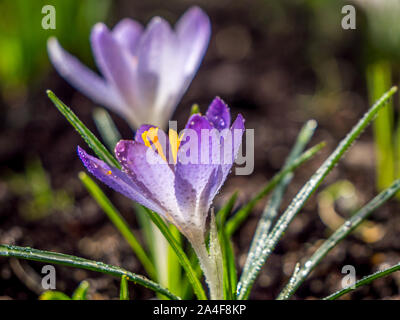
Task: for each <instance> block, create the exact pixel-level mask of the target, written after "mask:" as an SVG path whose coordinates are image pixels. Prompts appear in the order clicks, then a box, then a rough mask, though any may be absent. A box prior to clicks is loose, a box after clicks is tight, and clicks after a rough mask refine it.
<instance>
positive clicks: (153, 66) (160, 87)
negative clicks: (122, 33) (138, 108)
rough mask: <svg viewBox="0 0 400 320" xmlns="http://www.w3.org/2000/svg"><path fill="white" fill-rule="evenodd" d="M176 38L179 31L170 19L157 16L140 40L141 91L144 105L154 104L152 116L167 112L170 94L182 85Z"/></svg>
mask: <svg viewBox="0 0 400 320" xmlns="http://www.w3.org/2000/svg"><path fill="white" fill-rule="evenodd" d="M176 42H177V40H176V35H175V34H174V33H173V32H172V30H171V27H170V25H169V24H168V22H166V21H165V20H164V19H162V18H160V17H155V18H153V19H152V20H151V22H150V23H149V26H148V27H147V29H146V31H145V33H144V35H143V37H142V40H141V42H140V44H139V48H138V61H139V64H138V86H139V94H140V97H141V101H142V104H143V105H145V106H146V107H149V106H153V116H155V115H154V113H157V112H158V113H159V112H166V111H165V110H162V109H163V108H165V107H166V105H165V104H166V103H167V102H168V100H169V99H170V95H171V94H172V93H174V91H176V88H179V87H180V86H181V82H182V81H180V79H179V75H180V72H179V68H178V67H179V65H178V62H179V59H177V57H176V54H175V53H174V48H176V47H177V43H176ZM166 116H167V117H168V115H166ZM164 117H165V115H164ZM151 120H152V121H151V123H154V120H153V119H151ZM155 124H157V123H155Z"/></svg>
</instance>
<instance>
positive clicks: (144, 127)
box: [135, 124, 154, 144]
mask: <svg viewBox="0 0 400 320" xmlns="http://www.w3.org/2000/svg"><path fill="white" fill-rule="evenodd" d="M153 127H154V126H152V125H150V124H143V125H141V126H140V128H139V129H137V130H136V133H135V141H136V142H139V143H142V144H144V141H143V138H142V134H143V132H145V131H147V130H149V129H150V128H153Z"/></svg>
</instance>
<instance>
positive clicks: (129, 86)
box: [91, 23, 143, 124]
mask: <svg viewBox="0 0 400 320" xmlns="http://www.w3.org/2000/svg"><path fill="white" fill-rule="evenodd" d="M91 43H92V48H93V53H94V55H95V58H96V62H97V64H98V67H99V69H100V70H101V72H102V73H103V75H104V77H105V78H106V79H107V81H108V82H109V83H110V84H111V85H113V86H114V87H115V88H116V89H117V90H118V92H119V93H120V94H121V96H122V97H123V99H124V101H125V105H122V106H120V109H121V110H120V111H122V112H125V113H126V115H128V116H129V115H131V114H132V113H135V116H136V117H137V119H141V116H142V111H143V110H141V109H140V108H139V107H138V105H137V103H136V99H135V94H136V77H135V70H136V64H137V61H136V60H135V59H133V58H132V57H131V56H130V55H129V54H128V53H127V51H126V50H125V49H124V48H123V47H121V46H120V45H119V43H118V42H117V41H116V40H115V39H114V37H113V36H112V34H111V33H110V31H109V30H108V29H107V27H106V26H105V25H104V24H102V23H98V24H96V25H95V26H94V27H93V29H92V33H91ZM128 106H129V107H128ZM139 124H141V123H139Z"/></svg>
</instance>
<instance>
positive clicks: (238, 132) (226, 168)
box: [217, 114, 245, 192]
mask: <svg viewBox="0 0 400 320" xmlns="http://www.w3.org/2000/svg"><path fill="white" fill-rule="evenodd" d="M244 130H245V126H244V118H243V116H242V115H241V114H238V116H237V117H236V120H235V121H234V122H233V123H232V126H231V129H230V135H231V137H230V139H232V148H231V152H230V150H227V149H226V150H225V149H224V150H223V151H224V152H226V153H224V159H226V160H227V162H228V163H222V164H221V169H222V179H221V182H220V186H219V188H220V187H221V186H222V184H223V183H224V182H225V180H226V178H227V177H228V174H229V172H230V171H231V168H232V166H233V163H234V161H235V159H236V157H237V155H238V152H239V148H240V145H241V144H242V138H243V133H244ZM228 132H229V131H226V133H228ZM219 188H218V190H219ZM218 190H217V192H218Z"/></svg>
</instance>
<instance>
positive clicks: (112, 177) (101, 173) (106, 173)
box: [78, 146, 163, 212]
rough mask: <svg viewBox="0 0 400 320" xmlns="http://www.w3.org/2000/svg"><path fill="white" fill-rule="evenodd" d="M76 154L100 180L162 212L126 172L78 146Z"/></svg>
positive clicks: (145, 191)
mask: <svg viewBox="0 0 400 320" xmlns="http://www.w3.org/2000/svg"><path fill="white" fill-rule="evenodd" d="M78 155H79V157H80V158H81V160H82V162H83V164H84V165H85V167H86V168H87V170H88V171H89V172H90V173H91V174H93V175H94V176H95V177H96V178H97V179H99V180H100V181H101V182H103V183H105V184H106V185H107V186H109V187H110V188H112V189H113V190H115V191H117V192H119V193H121V194H123V195H124V196H126V197H128V198H130V199H132V200H134V201H136V202H138V203H140V204H142V205H144V206H145V207H147V208H149V209H151V210H154V211H156V212H162V211H163V208H162V207H161V206H160V205H159V204H158V203H156V202H155V201H152V199H151V198H150V197H148V196H147V195H148V192H147V190H145V189H144V188H141V187H140V186H139V185H138V184H137V183H135V181H133V180H132V179H131V178H130V177H129V176H128V174H126V173H125V172H122V171H121V170H118V169H116V168H112V167H110V166H108V165H107V164H106V163H104V162H103V161H101V160H99V159H97V158H95V157H92V156H90V155H88V154H87V153H86V152H85V151H84V150H83V149H82V148H80V147H79V146H78Z"/></svg>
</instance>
